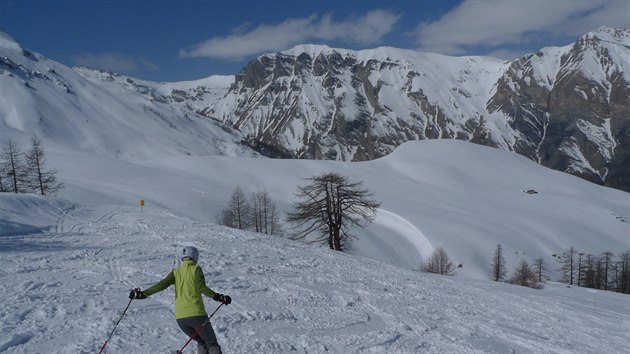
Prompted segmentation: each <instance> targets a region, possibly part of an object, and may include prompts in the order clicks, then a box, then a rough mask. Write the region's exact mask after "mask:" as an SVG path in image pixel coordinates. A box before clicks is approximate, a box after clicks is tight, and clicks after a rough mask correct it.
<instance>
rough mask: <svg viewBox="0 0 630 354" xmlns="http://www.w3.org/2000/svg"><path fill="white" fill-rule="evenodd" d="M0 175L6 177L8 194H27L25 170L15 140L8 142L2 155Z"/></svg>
mask: <svg viewBox="0 0 630 354" xmlns="http://www.w3.org/2000/svg"><path fill="white" fill-rule="evenodd" d="M0 174H1V175H2V176H3V177H5V178H6V179H7V180H8V181H7V187H6V188H5V187H3V189H6V190H7V191H8V192H13V193H25V192H26V190H25V177H26V175H25V170H24V165H23V163H22V158H21V154H20V150H19V148H18V146H17V145H16V144H15V142H13V140H10V139H9V141H7V143H6V144H5V145H4V147H3V149H2V153H1V154H0Z"/></svg>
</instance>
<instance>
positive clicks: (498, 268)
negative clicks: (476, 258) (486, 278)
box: [492, 243, 507, 281]
mask: <svg viewBox="0 0 630 354" xmlns="http://www.w3.org/2000/svg"><path fill="white" fill-rule="evenodd" d="M506 273H507V271H506V269H505V259H504V258H503V247H502V246H501V244H500V243H499V244H498V245H497V248H496V249H495V250H494V256H493V257H492V280H494V281H503V280H504V279H505V275H506Z"/></svg>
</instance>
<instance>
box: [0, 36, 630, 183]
mask: <svg viewBox="0 0 630 354" xmlns="http://www.w3.org/2000/svg"><path fill="white" fill-rule="evenodd" d="M1 42H2V43H4V44H0V72H1V73H0V88H2V90H3V91H5V92H11V93H10V96H13V97H9V98H6V99H5V100H4V102H3V107H2V108H0V117H2V120H1V121H0V122H2V123H4V125H6V126H8V127H10V128H11V129H14V130H12V133H11V134H13V135H20V136H23V137H24V138H25V137H26V136H30V135H32V134H38V135H42V136H43V138H44V140H46V139H48V136H50V135H51V131H54V130H55V129H74V128H75V124H74V123H76V121H79V120H82V119H84V118H85V117H86V116H93V117H95V118H93V119H92V120H97V121H98V122H100V125H98V126H97V127H94V128H90V129H91V130H90V131H85V130H81V129H78V130H76V132H75V134H74V136H76V137H77V141H71V142H67V141H60V139H59V138H58V137H57V138H55V136H51V137H50V139H49V140H52V141H53V142H54V143H56V144H62V145H68V144H74V145H75V146H76V147H77V148H89V149H93V150H95V151H98V152H99V153H102V154H109V155H114V156H121V157H124V156H128V155H129V156H136V155H138V156H141V155H147V154H146V152H143V150H146V149H157V150H160V151H163V153H165V154H167V155H177V154H219V155H221V154H225V155H229V156H235V155H243V154H244V155H250V156H251V155H256V154H262V155H266V156H270V157H283V158H309V159H333V160H348V161H362V160H370V159H375V158H378V157H381V156H385V155H387V154H389V153H391V152H392V151H393V150H394V148H395V147H396V146H399V145H400V144H402V143H404V142H406V141H409V140H421V139H444V138H446V139H462V140H467V141H471V142H474V143H478V144H482V145H488V146H492V147H496V148H500V149H503V150H508V151H513V152H516V153H519V154H521V155H524V156H527V157H528V158H530V159H532V160H534V161H536V162H538V163H540V164H542V165H544V166H547V167H551V168H553V169H556V170H560V171H564V172H568V173H571V174H574V175H577V176H580V177H582V178H584V179H586V180H589V181H591V182H595V183H598V184H602V185H606V186H610V187H613V188H618V189H622V190H626V191H630V167H628V166H630V119H628V117H630V108H628V107H629V106H630V83H629V82H630V72H629V71H628V70H626V68H628V67H630V29H613V28H607V27H601V28H598V29H596V30H595V31H592V32H589V33H587V34H586V35H584V36H582V37H581V38H580V39H578V40H577V41H576V42H575V43H573V44H569V45H567V46H562V47H545V48H543V49H541V50H539V51H538V52H536V53H532V54H528V55H526V56H524V57H522V58H518V59H516V60H512V61H502V60H499V59H496V58H491V57H481V56H468V57H449V56H445V55H441V54H435V53H423V52H417V51H413V50H408V49H397V48H392V47H379V48H375V49H366V50H361V51H353V50H349V49H339V48H331V47H328V46H323V45H310V44H309V45H298V46H295V47H293V48H291V49H288V50H286V51H283V52H278V53H268V54H263V55H261V56H259V57H258V58H256V59H254V60H252V61H251V62H250V63H249V64H248V65H247V66H246V67H245V68H244V69H243V70H242V71H241V72H240V73H238V74H237V75H234V76H231V75H228V76H209V77H206V78H202V79H200V80H193V81H186V82H179V83H178V82H172V83H156V82H151V81H146V80H139V79H134V78H131V77H127V76H124V75H119V74H116V73H112V72H109V71H105V70H95V69H88V68H81V67H75V68H73V69H69V68H67V67H64V66H63V65H62V64H59V63H56V62H53V61H50V60H48V59H46V58H44V57H43V56H41V55H39V54H37V53H33V52H30V51H29V50H27V49H24V48H22V47H21V46H20V45H19V44H17V43H16V42H15V41H14V40H13V39H12V38H10V36H9V35H5V36H3V39H2V41H1ZM51 63H54V64H51ZM55 68H57V69H55ZM59 68H61V69H59ZM64 68H65V69H64ZM66 69H67V70H66ZM50 70H52V72H51V71H50ZM55 70H56V71H55ZM2 73H4V74H2ZM59 73H62V74H59ZM75 74H77V75H75ZM43 86H47V87H46V88H44V87H43ZM51 89H55V90H58V91H59V89H61V94H60V93H59V92H57V93H54V94H53V93H51V92H50V91H52V90H51ZM44 90H46V94H45V95H42V94H40V93H41V92H44ZM82 90H83V91H85V92H84V93H82ZM86 90H87V91H86ZM64 91H65V93H64ZM68 95H70V96H72V95H74V98H72V97H69V96H68ZM86 96H89V97H92V96H98V98H97V99H96V100H93V99H91V98H86ZM62 101H66V103H65V104H61V103H60V102H62ZM50 112H54V114H55V115H57V116H63V115H67V116H70V117H71V119H72V120H74V121H75V122H74V123H70V122H66V123H62V122H60V120H61V118H59V119H55V121H54V122H51V118H48V117H47V115H49V114H50ZM121 116H132V117H134V121H133V122H131V120H129V119H122V118H121ZM96 118H98V119H96ZM85 120H86V121H90V119H89V118H88V119H85ZM112 122H117V123H116V124H118V128H113V127H112V126H109V127H107V125H111V124H112ZM57 125H60V126H61V127H58V126H57ZM144 125H149V126H151V129H148V130H149V133H148V135H147V132H145V131H146V130H147V129H145V128H144ZM52 128H55V129H52ZM165 128H168V129H165ZM99 130H103V131H110V132H112V133H113V132H127V133H128V134H129V136H130V137H129V143H128V144H126V145H125V146H122V147H108V146H107V141H106V138H105V137H103V134H101V133H100V132H99ZM53 135H54V134H53ZM145 135H147V136H145ZM171 135H172V136H171ZM0 136H2V132H0ZM173 137H174V138H173ZM171 138H173V139H174V140H175V143H169V140H171ZM134 139H138V140H139V142H134V141H133V140H134ZM169 145H170V146H169Z"/></svg>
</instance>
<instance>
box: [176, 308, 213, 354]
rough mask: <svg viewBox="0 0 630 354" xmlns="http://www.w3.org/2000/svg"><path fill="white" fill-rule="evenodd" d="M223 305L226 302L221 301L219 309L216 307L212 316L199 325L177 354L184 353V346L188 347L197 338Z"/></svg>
mask: <svg viewBox="0 0 630 354" xmlns="http://www.w3.org/2000/svg"><path fill="white" fill-rule="evenodd" d="M223 305H224V304H223V303H221V305H219V307H217V309H216V310H214V312H213V313H212V314H211V315H210V316H208V319H207V320H206V321H205V322H204V323H202V324H201V326H199V328H197V330H196V331H195V333H193V335H192V336H190V338H188V341H186V344H184V346H183V347H182V349H180V350H178V351H176V352H175V353H176V354H182V353H183V352H184V348H186V346H187V345H188V343H190V341H191V340H193V338H195V336H196V335H197V334H199V332H201V330H202V329H203V328H204V327H205V326H206V325H207V324H208V323H210V319H211V318H212V316H214V314H215V313H217V311H219V309H220V308H221V306H223Z"/></svg>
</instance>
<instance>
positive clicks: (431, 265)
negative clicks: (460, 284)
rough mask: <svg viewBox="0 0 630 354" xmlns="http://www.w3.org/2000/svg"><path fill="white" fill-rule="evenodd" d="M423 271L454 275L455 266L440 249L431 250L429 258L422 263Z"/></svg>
mask: <svg viewBox="0 0 630 354" xmlns="http://www.w3.org/2000/svg"><path fill="white" fill-rule="evenodd" d="M424 271H425V272H429V273H436V274H442V275H453V274H455V266H454V265H453V262H451V259H450V258H449V256H448V254H446V251H445V250H444V248H442V247H438V248H436V249H435V250H433V253H431V257H429V259H428V260H427V261H426V262H425V263H424Z"/></svg>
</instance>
